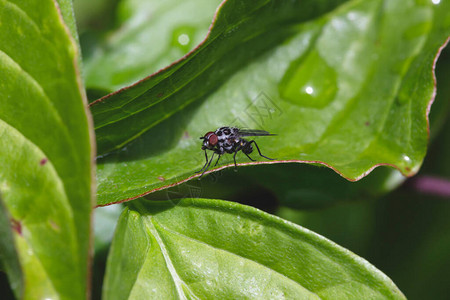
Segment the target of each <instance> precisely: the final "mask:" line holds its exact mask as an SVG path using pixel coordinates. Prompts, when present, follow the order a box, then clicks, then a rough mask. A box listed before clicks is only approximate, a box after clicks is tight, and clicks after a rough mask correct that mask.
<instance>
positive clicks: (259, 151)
mask: <svg viewBox="0 0 450 300" xmlns="http://www.w3.org/2000/svg"><path fill="white" fill-rule="evenodd" d="M251 143H253V144H255V146H256V149H257V150H258V153H259V155H260V156H262V157H264V158H267V159H270V160H274V159H275V158H270V157H267V156H264V155H262V154H261V150H259V147H258V144H257V143H256V142H255V141H250V142H249V143H248V145H250V144H251ZM247 156H248V155H247Z"/></svg>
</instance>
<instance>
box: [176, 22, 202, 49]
mask: <svg viewBox="0 0 450 300" xmlns="http://www.w3.org/2000/svg"><path fill="white" fill-rule="evenodd" d="M195 32H196V30H195V28H194V27H192V26H179V27H177V28H175V29H174V30H173V32H172V46H174V47H176V48H178V49H180V50H182V51H183V52H184V53H187V52H189V50H191V49H192V46H193V42H194V41H193V37H194V36H195Z"/></svg>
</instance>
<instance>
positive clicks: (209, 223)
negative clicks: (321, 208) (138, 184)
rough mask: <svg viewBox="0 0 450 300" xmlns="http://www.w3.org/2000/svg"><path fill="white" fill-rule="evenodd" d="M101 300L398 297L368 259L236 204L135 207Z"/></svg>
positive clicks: (125, 217) (116, 245) (126, 217)
mask: <svg viewBox="0 0 450 300" xmlns="http://www.w3.org/2000/svg"><path fill="white" fill-rule="evenodd" d="M103 296H104V299H127V298H152V299H175V298H177V299H178V298H189V299H190V298H199V299H203V298H208V297H209V298H214V299H225V298H226V299H241V298H248V299H279V298H282V299H303V298H308V299H315V298H318V299H319V298H320V299H342V298H346V299H369V298H370V299H380V298H388V299H402V298H404V297H403V295H402V293H401V292H400V291H399V290H398V289H397V287H396V286H395V285H394V284H393V283H392V281H391V280H389V279H388V278H387V277H386V276H385V275H384V274H382V273H381V272H380V271H378V270H377V269H375V268H374V267H373V266H371V265H370V264H369V263H368V262H367V261H365V260H363V259H361V258H359V257H357V256H356V255H355V254H353V253H351V252H349V251H347V250H345V249H343V248H341V247H339V246H338V245H336V244H334V243H333V242H331V241H328V240H326V239H325V238H323V237H321V236H319V235H317V234H315V233H313V232H311V231H309V230H306V229H304V228H301V227H299V226H297V225H294V224H292V223H289V222H287V221H284V220H282V219H279V218H277V217H274V216H272V215H269V214H266V213H263V212H261V211H258V210H257V209H254V208H251V207H247V206H242V205H239V204H236V203H231V202H225V201H218V200H206V199H195V200H194V199H184V200H182V201H177V202H176V203H174V202H171V201H164V202H157V201H142V200H139V201H133V202H132V203H131V204H130V206H129V208H127V209H126V210H125V211H124V213H123V214H122V216H121V218H120V221H119V224H118V228H117V231H116V235H115V237H114V241H113V245H112V248H111V251H110V255H109V257H108V264H107V274H106V278H105V285H104V295H103Z"/></svg>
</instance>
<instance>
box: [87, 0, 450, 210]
mask: <svg viewBox="0 0 450 300" xmlns="http://www.w3.org/2000/svg"><path fill="white" fill-rule="evenodd" d="M449 4H450V3H449V2H448V1H442V2H441V3H440V4H438V5H434V4H433V3H432V2H426V3H425V2H424V3H422V2H420V3H419V2H417V1H412V0H411V1H406V2H405V1H389V3H384V2H383V1H377V0H374V1H352V2H350V3H348V4H345V5H341V6H340V7H339V8H337V9H335V10H334V11H332V12H329V11H330V10H331V9H333V8H334V7H335V5H336V3H332V4H328V5H323V3H322V2H318V1H291V2H277V1H266V2H262V1H261V2H258V4H255V3H253V2H252V5H249V6H247V2H245V1H233V0H229V1H226V2H224V3H223V5H222V6H221V8H220V10H219V11H218V13H217V18H216V19H215V20H214V23H213V26H212V28H211V32H210V34H209V36H208V38H207V39H206V40H205V41H204V42H203V43H202V44H201V45H199V47H198V48H197V49H196V50H195V51H194V52H192V53H191V54H190V55H188V56H187V57H185V58H184V59H183V60H181V61H179V62H177V63H176V64H174V65H172V66H170V67H169V68H167V69H165V70H163V71H161V72H159V73H156V74H154V75H153V76H151V77H149V78H146V79H144V80H143V81H141V82H139V83H138V84H136V85H134V86H131V87H129V88H126V89H123V90H120V91H119V92H117V93H114V94H111V95H109V96H107V97H105V98H102V99H100V100H98V101H97V102H94V104H93V105H92V106H91V109H92V112H93V114H94V119H95V126H96V133H97V141H98V145H99V151H100V153H106V152H109V151H111V150H113V149H118V148H121V147H124V146H125V147H124V148H122V149H121V150H120V151H116V152H114V153H110V154H106V155H105V156H103V157H102V158H101V159H100V160H99V169H98V182H99V186H98V195H99V197H98V203H99V204H100V205H105V204H108V203H112V202H119V201H124V200H127V199H134V198H136V197H139V196H142V195H145V194H147V193H149V192H152V191H155V190H158V189H161V188H165V187H168V186H171V185H173V184H177V183H179V182H183V181H186V180H189V179H191V178H193V174H194V171H197V170H199V169H200V168H201V167H202V165H203V164H204V155H203V153H202V152H201V150H200V145H201V144H200V141H199V139H198V137H200V136H203V135H204V134H205V133H206V132H208V131H211V130H214V129H216V128H218V127H220V126H223V125H235V126H240V127H247V128H255V129H265V130H267V131H270V132H272V133H276V134H277V136H274V137H259V138H258V139H257V142H258V145H259V147H260V148H261V151H262V153H263V154H264V155H266V156H268V157H274V158H276V159H277V161H278V162H309V163H322V164H324V165H326V166H328V167H330V168H332V169H334V170H335V171H337V172H339V173H340V174H341V175H342V176H344V177H345V178H347V179H350V180H358V179H360V178H362V177H363V176H365V175H366V174H368V173H369V172H370V171H371V170H372V169H373V168H374V167H376V166H379V165H388V166H394V167H396V168H398V169H399V170H400V171H401V172H402V174H404V175H406V176H411V175H413V174H415V173H416V172H417V170H418V169H419V167H420V165H421V163H422V160H423V157H424V155H425V152H426V146H427V142H428V120H427V114H428V110H429V106H430V103H431V101H432V100H433V96H434V91H435V86H434V80H433V66H434V64H435V60H436V55H437V53H438V52H439V51H440V48H441V47H442V45H443V44H444V43H445V41H446V39H447V37H448V36H449V34H450V22H448V20H449V18H450V17H449V13H448V12H449V11H450V7H448V5H449ZM327 12H329V13H328V14H326V13H327ZM309 20H313V21H310V22H307V21H309ZM131 142H132V143H131ZM254 158H258V160H265V159H263V158H260V157H258V155H257V154H256V156H254ZM237 161H238V162H240V163H242V162H245V163H246V164H250V163H248V159H247V157H245V155H241V154H240V155H238V156H237ZM277 161H272V162H266V161H265V162H256V163H276V162H277ZM256 163H255V164H256ZM232 165H233V161H232V157H231V156H226V157H224V158H222V159H221V166H220V165H219V167H217V168H211V169H215V170H218V169H220V168H224V167H229V166H232ZM197 176H198V175H197Z"/></svg>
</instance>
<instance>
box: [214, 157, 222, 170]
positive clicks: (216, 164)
mask: <svg viewBox="0 0 450 300" xmlns="http://www.w3.org/2000/svg"><path fill="white" fill-rule="evenodd" d="M221 157H222V155H221V154H219V157H218V158H217V161H216V164H215V165H214V167H215V166H217V164H218V163H219V159H220V158H221ZM214 167H213V168H214Z"/></svg>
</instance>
